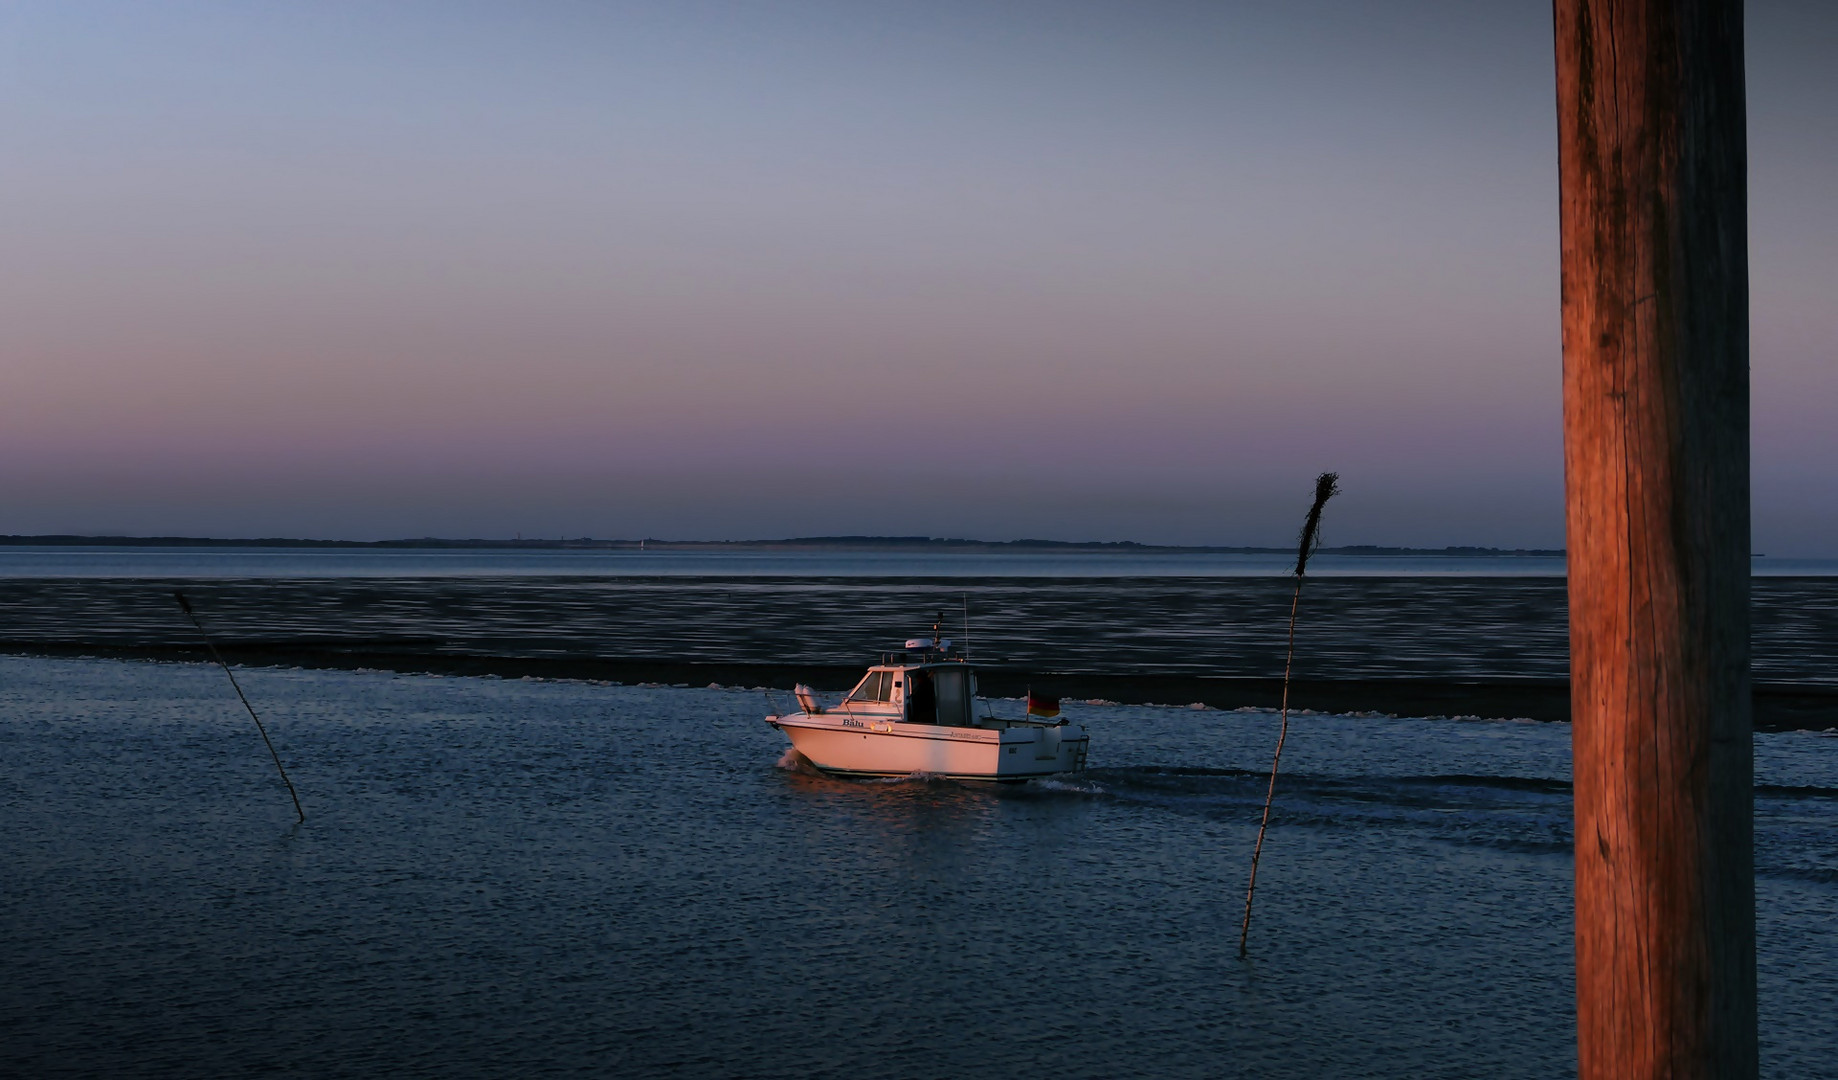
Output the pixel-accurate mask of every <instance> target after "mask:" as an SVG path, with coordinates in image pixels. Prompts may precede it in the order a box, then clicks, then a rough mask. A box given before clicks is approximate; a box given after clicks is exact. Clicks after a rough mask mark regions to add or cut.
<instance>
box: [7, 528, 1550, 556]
mask: <svg viewBox="0 0 1838 1080" xmlns="http://www.w3.org/2000/svg"><path fill="white" fill-rule="evenodd" d="M0 546H8V547H285V548H474V549H507V550H594V551H624V550H633V551H636V550H638V549H639V548H640V547H643V548H645V549H647V550H649V549H653V548H655V549H657V550H660V551H668V550H708V549H721V548H743V549H748V548H750V549H781V550H784V549H847V548H873V549H877V550H924V551H1080V552H1160V553H1195V554H1224V555H1287V554H1294V552H1295V548H1294V547H1293V546H1292V545H1285V546H1282V547H1260V546H1231V545H1185V544H1143V543H1138V542H1137V541H1134V540H1034V539H1022V540H968V539H961V538H956V537H934V536H798V537H787V538H785V539H783V540H660V539H656V538H653V537H647V538H645V539H642V540H601V539H594V538H592V537H586V536H583V537H578V538H572V539H571V538H566V537H562V538H556V539H534V538H531V539H525V538H521V537H519V538H517V539H514V540H491V539H445V538H441V537H432V536H424V537H418V538H414V539H400V540H306V539H299V538H292V537H252V538H243V539H230V538H221V537H208V536H83V535H79V534H65V533H58V534H47V535H40V536H17V535H11V536H0ZM1318 553H1319V554H1323V555H1371V556H1379V555H1407V556H1408V555H1422V556H1444V557H1450V556H1453V557H1461V556H1495V555H1523V556H1547V557H1555V556H1560V555H1562V554H1563V553H1564V551H1563V549H1562V548H1495V547H1471V546H1455V545H1451V546H1448V547H1441V548H1417V547H1390V546H1386V545H1382V544H1343V545H1340V546H1337V547H1322V548H1320V549H1318Z"/></svg>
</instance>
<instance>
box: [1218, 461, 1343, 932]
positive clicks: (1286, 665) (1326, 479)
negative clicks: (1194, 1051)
mask: <svg viewBox="0 0 1838 1080" xmlns="http://www.w3.org/2000/svg"><path fill="white" fill-rule="evenodd" d="M1339 493H1340V474H1339V473H1331V472H1327V473H1322V474H1321V475H1320V476H1317V477H1316V478H1315V502H1314V505H1312V506H1310V507H1309V508H1308V518H1307V520H1305V521H1304V522H1303V523H1302V539H1301V546H1300V549H1299V550H1298V551H1297V552H1296V590H1295V594H1294V595H1293V596H1291V597H1290V599H1289V652H1288V655H1287V656H1286V657H1285V658H1284V660H1283V722H1282V727H1280V728H1279V729H1278V730H1277V735H1276V757H1275V758H1273V759H1272V760H1271V762H1270V789H1269V790H1268V791H1266V792H1265V793H1264V819H1263V821H1262V822H1260V823H1259V824H1258V826H1257V846H1256V847H1254V848H1252V849H1251V884H1250V885H1249V886H1248V887H1247V888H1246V889H1245V893H1244V922H1243V924H1242V925H1240V926H1239V928H1238V957H1239V959H1241V960H1242V959H1244V955H1245V939H1246V938H1248V937H1250V935H1251V898H1252V897H1253V896H1255V895H1257V860H1258V859H1259V858H1261V857H1262V856H1263V853H1264V831H1265V830H1266V829H1268V828H1269V827H1270V803H1271V801H1272V800H1274V799H1275V798H1276V770H1277V766H1278V765H1281V764H1282V762H1283V742H1284V740H1286V739H1288V738H1289V671H1290V668H1291V667H1293V666H1294V664H1295V659H1296V608H1297V607H1298V606H1299V605H1300V604H1301V602H1302V575H1303V574H1304V573H1305V572H1306V571H1307V569H1308V556H1309V555H1310V554H1311V553H1312V552H1313V551H1314V550H1315V545H1316V544H1317V543H1319V542H1320V540H1321V508H1322V507H1323V506H1325V505H1327V501H1328V500H1329V499H1331V498H1333V497H1334V496H1335V495H1338V494H1339Z"/></svg>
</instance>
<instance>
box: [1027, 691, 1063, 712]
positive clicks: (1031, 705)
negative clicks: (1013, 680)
mask: <svg viewBox="0 0 1838 1080" xmlns="http://www.w3.org/2000/svg"><path fill="white" fill-rule="evenodd" d="M1027 714H1028V715H1029V716H1046V717H1053V716H1058V715H1059V698H1058V697H1057V696H1055V697H1048V696H1047V695H1045V694H1036V693H1034V692H1033V691H1032V690H1029V691H1028V695H1027Z"/></svg>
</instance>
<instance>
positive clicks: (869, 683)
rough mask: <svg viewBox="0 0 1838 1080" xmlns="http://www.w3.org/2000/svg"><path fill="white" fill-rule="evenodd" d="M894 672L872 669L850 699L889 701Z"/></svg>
mask: <svg viewBox="0 0 1838 1080" xmlns="http://www.w3.org/2000/svg"><path fill="white" fill-rule="evenodd" d="M892 678H893V673H892V672H890V671H870V672H869V673H868V677H867V678H865V679H863V680H862V684H861V685H860V686H858V687H856V688H855V691H854V693H851V694H850V695H849V700H850V701H888V700H890V699H891V697H892V694H891V689H892V687H891V685H890V683H891V682H892Z"/></svg>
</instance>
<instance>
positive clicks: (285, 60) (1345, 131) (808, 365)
mask: <svg viewBox="0 0 1838 1080" xmlns="http://www.w3.org/2000/svg"><path fill="white" fill-rule="evenodd" d="M1550 20H1551V14H1550V5H1549V3H1548V2H1545V0H1527V2H1491V3H1476V2H1471V0H1470V2H1461V3H1453V2H1450V3H1410V2H1400V3H1387V4H1373V3H1368V2H1363V0H1360V2H1354V0H1342V2H1327V0H1299V2H1287V3H1282V4H1245V5H1233V4H1226V3H1156V2H1150V0H1140V2H1132V3H1109V4H1095V3H1093V4H1084V3H1077V2H1070V0H1052V2H1041V3H987V2H981V3H970V2H965V3H958V2H951V0H932V2H927V3H903V4H881V3H873V2H867V0H847V2H834V3H800V2H784V3H732V4H719V3H696V2H682V0H679V2H671V3H655V4H614V3H547V4H542V3H500V4H483V3H460V2H450V0H449V2H439V3H433V2H430V3H392V4H387V5H379V4H369V3H364V4H357V3H352V4H340V3H330V2H314V3H300V4H254V3H237V4H230V3H224V4H186V3H163V4H157V5H153V4H142V3H122V4H94V3H83V2H72V0H59V2H56V3H15V4H9V5H6V6H3V7H0V145H3V146H4V148H5V149H4V152H0V533H45V532H114V533H129V534H148V533H181V534H190V535H220V536H221V535H233V536H255V535H285V536H310V537H347V538H358V539H368V538H383V537H400V536H422V535H441V536H503V537H508V536H511V535H513V534H515V533H522V534H523V535H525V536H560V535H567V536H584V535H591V536H600V537H636V536H657V537H683V538H763V537H776V536H786V535H812V534H832V533H897V534H928V535H936V536H947V535H949V536H977V537H986V538H993V539H1009V538H1015V537H1021V536H1035V537H1051V538H1060V539H1106V540H1116V539H1132V540H1141V541H1149V542H1180V543H1219V544H1240V543H1281V542H1285V541H1286V540H1287V539H1288V538H1289V537H1290V536H1292V535H1293V533H1294V531H1295V529H1296V527H1297V525H1298V524H1299V519H1300V516H1301V512H1302V510H1304V509H1306V505H1307V500H1308V496H1309V493H1310V490H1311V484H1312V480H1313V477H1314V474H1315V473H1316V472H1317V471H1319V470H1321V469H1330V468H1331V469H1337V470H1339V471H1340V472H1341V474H1342V477H1343V486H1344V488H1345V490H1346V494H1345V495H1344V496H1343V497H1342V498H1341V499H1340V500H1337V501H1336V502H1335V504H1334V505H1333V507H1332V511H1331V514H1330V521H1329V523H1328V530H1327V540H1328V542H1330V543H1386V544H1393V543H1395V544H1420V545H1433V546H1440V545H1443V544H1491V545H1505V546H1522V545H1523V546H1557V545H1560V544H1561V543H1562V531H1563V524H1562V459H1561V429H1560V408H1559V404H1560V403H1559V393H1560V386H1559V381H1560V378H1559V377H1560V370H1559V363H1560V360H1559V336H1558V298H1557V278H1558V275H1557V271H1558V266H1557V259H1558V244H1557V150H1556V124H1555V117H1554V93H1555V92H1554V88H1553V75H1552V46H1551V27H1550ZM1748 21H1749V54H1748V55H1749V59H1748V70H1749V101H1750V164H1751V178H1752V179H1751V269H1752V275H1753V327H1754V329H1753V351H1752V356H1753V385H1754V402H1755V414H1754V415H1755V437H1754V451H1755V482H1756V494H1755V521H1756V545H1757V550H1758V551H1764V552H1769V553H1772V554H1783V555H1785V554H1799V555H1838V422H1834V417H1838V303H1835V300H1838V295H1835V293H1838V64H1834V63H1833V62H1832V58H1833V57H1834V56H1838V4H1833V3H1829V2H1823V3H1816V4H1815V3H1795V4H1789V3H1779V2H1767V0H1750V3H1749V5H1748Z"/></svg>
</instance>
